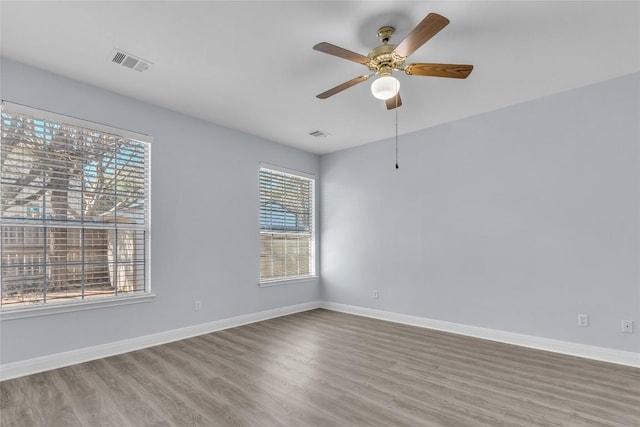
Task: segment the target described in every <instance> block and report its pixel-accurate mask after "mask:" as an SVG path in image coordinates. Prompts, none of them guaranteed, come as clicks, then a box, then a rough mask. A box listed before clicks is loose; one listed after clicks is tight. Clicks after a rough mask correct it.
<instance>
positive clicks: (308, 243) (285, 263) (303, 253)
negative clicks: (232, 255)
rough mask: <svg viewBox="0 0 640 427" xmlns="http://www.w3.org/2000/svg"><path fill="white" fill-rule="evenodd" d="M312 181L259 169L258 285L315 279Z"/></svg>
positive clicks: (269, 167) (288, 173)
mask: <svg viewBox="0 0 640 427" xmlns="http://www.w3.org/2000/svg"><path fill="white" fill-rule="evenodd" d="M314 249H315V233H314V179H313V177H311V176H309V175H303V174H301V173H298V172H292V171H287V170H285V169H281V168H276V167H274V166H266V165H262V166H261V167H260V282H261V283H269V282H275V281H280V280H289V279H299V278H306V277H312V276H314V275H315V257H314V252H315V250H314Z"/></svg>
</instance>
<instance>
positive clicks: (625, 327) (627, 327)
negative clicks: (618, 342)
mask: <svg viewBox="0 0 640 427" xmlns="http://www.w3.org/2000/svg"><path fill="white" fill-rule="evenodd" d="M622 332H624V333H625V334H630V333H632V332H633V320H623V321H622Z"/></svg>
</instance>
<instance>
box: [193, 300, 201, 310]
mask: <svg viewBox="0 0 640 427" xmlns="http://www.w3.org/2000/svg"><path fill="white" fill-rule="evenodd" d="M201 308H202V301H200V300H199V299H197V300H196V303H195V304H194V306H193V309H194V310H195V311H200V309H201Z"/></svg>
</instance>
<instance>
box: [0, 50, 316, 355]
mask: <svg viewBox="0 0 640 427" xmlns="http://www.w3.org/2000/svg"><path fill="white" fill-rule="evenodd" d="M0 65H1V70H0V71H1V80H0V88H1V95H2V99H6V100H8V101H13V102H17V103H21V104H25V105H29V106H32V107H36V108H42V109H46V110H51V111H54V112H57V113H61V114H66V115H71V116H75V117H79V118H82V119H87V120H91V121H96V122H100V123H105V124H108V125H112V126H117V127H121V128H125V129H130V130H133V131H136V132H140V133H145V134H149V135H151V136H153V137H154V142H153V145H152V149H151V159H152V161H151V163H152V172H151V174H152V191H151V194H152V197H151V201H152V214H151V226H152V232H151V236H152V237H151V270H152V284H151V286H152V291H153V292H154V293H155V294H156V295H157V298H155V300H154V301H153V302H150V303H144V304H136V305H129V306H121V307H117V308H103V309H97V310H90V311H82V312H74V313H67V314H59V315H51V316H47V317H35V318H27V319H16V320H4V321H2V324H1V325H0V328H1V331H0V332H1V334H2V339H1V342H0V344H1V352H0V361H1V362H2V363H3V364H4V363H11V362H16V361H20V360H25V359H29V358H33V357H38V356H43V355H47V354H54V353H59V352H64V351H68V350H73V349H78V348H83V347H87V346H93V345H98V344H105V343H109V342H112V341H117V340H122V339H127V338H133V337H137V336H142V335H146V334H150V333H155V332H162V331H167V330H171V329H175V328H180V327H185V326H189V325H194V324H198V323H204V322H209V321H213V320H218V319H224V318H229V317H232V316H237V315H242V314H248V313H254V312H258V311H262V310H267V309H272V308H278V307H284V306H288V305H293V304H299V303H304V302H309V301H316V300H317V299H318V297H319V283H318V281H312V282H310V283H301V284H295V285H283V286H276V287H269V288H259V287H258V284H257V283H258V251H259V248H258V230H259V228H258V162H260V161H264V162H268V163H272V164H276V165H280V166H283V167H287V168H291V169H296V170H301V171H305V172H308V173H311V174H316V175H317V174H318V169H319V158H318V156H316V155H313V154H309V153H305V152H302V151H299V150H295V149H293V148H289V147H286V146H283V145H280V144H276V143H273V142H270V141H266V140H262V139H259V138H256V137H253V136H249V135H247V134H243V133H240V132H236V131H233V130H230V129H226V128H223V127H220V126H216V125H213V124H211V123H207V122H204V121H201V120H197V119H194V118H190V117H187V116H184V115H180V114H177V113H174V112H171V111H168V110H165V109H162V108H158V107H154V106H151V105H148V104H144V103H142V102H139V101H136V100H133V99H130V98H126V97H123V96H120V95H117V94H114V93H111V92H107V91H104V90H101V89H98V88H95V87H92V86H87V85H84V84H82V83H79V82H76V81H72V80H69V79H66V78H62V77H60V76H57V75H54V74H51V73H48V72H46V71H42V70H38V69H35V68H32V67H28V66H25V65H22V64H19V63H15V62H12V61H9V60H6V59H4V58H3V59H2V62H1V64H0ZM248 120H250V118H248ZM319 187H320V185H318V188H319ZM196 299H199V300H201V301H202V310H201V311H198V312H195V311H194V301H195V300H196Z"/></svg>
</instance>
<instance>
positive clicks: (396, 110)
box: [394, 92, 400, 169]
mask: <svg viewBox="0 0 640 427" xmlns="http://www.w3.org/2000/svg"><path fill="white" fill-rule="evenodd" d="M394 110H395V112H396V169H399V168H400V167H399V166H398V93H397V92H396V108H394Z"/></svg>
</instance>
